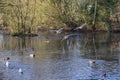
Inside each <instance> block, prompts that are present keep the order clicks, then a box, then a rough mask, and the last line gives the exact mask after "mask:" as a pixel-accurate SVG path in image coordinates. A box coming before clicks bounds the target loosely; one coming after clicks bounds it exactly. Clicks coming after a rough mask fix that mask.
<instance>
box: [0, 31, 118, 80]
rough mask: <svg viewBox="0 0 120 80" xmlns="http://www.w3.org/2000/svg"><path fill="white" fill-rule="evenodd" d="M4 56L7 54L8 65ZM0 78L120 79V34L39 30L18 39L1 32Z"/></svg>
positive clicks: (15, 79) (35, 79)
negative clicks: (33, 55)
mask: <svg viewBox="0 0 120 80" xmlns="http://www.w3.org/2000/svg"><path fill="white" fill-rule="evenodd" d="M69 34H72V36H70V37H69V38H67V39H63V37H64V36H65V35H69ZM29 54H35V58H31V57H29ZM5 56H8V57H10V60H9V63H10V64H9V67H6V65H5V61H4V60H3V58H4V57H5ZM90 60H95V64H90V63H89V61H90ZM19 68H21V69H22V71H23V74H21V73H19V72H18V70H19ZM102 71H105V72H106V76H102ZM0 80H120V35H119V34H109V33H96V34H90V33H89V34H87V33H84V34H82V33H65V34H54V33H41V34H40V35H39V36H37V37H32V38H30V37H26V38H20V37H11V36H8V35H2V34H0Z"/></svg>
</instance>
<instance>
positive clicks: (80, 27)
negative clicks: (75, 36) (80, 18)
mask: <svg viewBox="0 0 120 80" xmlns="http://www.w3.org/2000/svg"><path fill="white" fill-rule="evenodd" d="M86 25H87V23H84V24H83V25H81V26H79V27H77V28H75V29H74V30H77V29H82V28H83V27H84V26H86Z"/></svg>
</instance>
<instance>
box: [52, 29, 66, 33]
mask: <svg viewBox="0 0 120 80" xmlns="http://www.w3.org/2000/svg"><path fill="white" fill-rule="evenodd" d="M63 29H64V28H60V29H58V30H51V32H55V33H56V34H60V33H61V32H62V31H63Z"/></svg>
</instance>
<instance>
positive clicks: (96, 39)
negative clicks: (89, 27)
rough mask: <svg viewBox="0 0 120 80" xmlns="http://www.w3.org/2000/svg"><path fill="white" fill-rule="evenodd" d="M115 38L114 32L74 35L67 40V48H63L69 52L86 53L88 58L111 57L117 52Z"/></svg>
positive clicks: (85, 55)
mask: <svg viewBox="0 0 120 80" xmlns="http://www.w3.org/2000/svg"><path fill="white" fill-rule="evenodd" d="M113 38H115V36H114V34H109V33H93V34H84V35H81V36H74V37H71V38H69V39H67V40H66V48H65V49H64V48H63V50H68V53H80V54H84V57H87V58H91V57H92V58H95V59H97V58H99V59H100V58H105V57H108V58H109V57H112V56H113V55H114V54H115V53H116V51H115V48H116V47H115V46H116V45H115V44H116V43H115V42H113ZM116 38H117V37H116ZM117 47H118V46H117Z"/></svg>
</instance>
